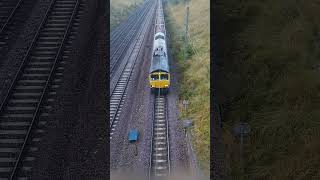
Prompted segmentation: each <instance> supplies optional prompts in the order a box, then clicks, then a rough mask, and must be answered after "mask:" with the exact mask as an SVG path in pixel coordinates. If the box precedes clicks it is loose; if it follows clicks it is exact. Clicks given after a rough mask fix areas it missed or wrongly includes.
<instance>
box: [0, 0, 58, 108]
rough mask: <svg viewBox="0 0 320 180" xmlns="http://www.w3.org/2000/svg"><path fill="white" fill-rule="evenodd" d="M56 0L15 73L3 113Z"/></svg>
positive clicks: (53, 1) (2, 106) (52, 2)
mask: <svg viewBox="0 0 320 180" xmlns="http://www.w3.org/2000/svg"><path fill="white" fill-rule="evenodd" d="M55 1H56V0H52V1H51V3H50V5H49V8H48V9H47V11H46V14H45V16H44V18H43V19H42V21H41V24H40V26H39V28H38V29H37V33H36V35H35V36H34V37H33V40H32V43H31V45H30V47H29V48H28V51H27V53H26V55H25V56H24V58H23V61H22V63H21V65H20V67H19V69H18V72H17V73H16V75H15V77H14V79H13V82H12V83H11V85H10V88H9V90H8V92H7V95H6V96H5V98H4V100H3V101H2V103H1V106H0V114H1V113H2V111H3V109H4V107H5V105H6V104H7V102H8V99H9V97H10V95H11V93H12V91H13V88H14V86H15V85H16V83H17V81H18V77H19V75H20V73H21V72H22V70H23V68H24V66H25V65H26V63H27V59H28V57H29V55H30V53H31V50H32V49H33V47H34V45H35V44H36V42H37V39H38V36H39V34H40V31H41V28H42V26H43V25H44V24H45V22H46V20H47V18H48V15H49V12H50V10H51V9H52V8H53V5H54V3H55Z"/></svg>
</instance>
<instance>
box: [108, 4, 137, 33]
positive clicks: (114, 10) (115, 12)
mask: <svg viewBox="0 0 320 180" xmlns="http://www.w3.org/2000/svg"><path fill="white" fill-rule="evenodd" d="M141 3H143V0H110V30H111V31H112V30H113V29H114V28H115V27H116V26H117V25H119V24H120V23H121V22H123V21H125V20H126V19H127V18H128V16H129V14H130V13H131V12H132V11H133V10H134V9H135V8H136V7H138V6H139V5H140V4H141Z"/></svg>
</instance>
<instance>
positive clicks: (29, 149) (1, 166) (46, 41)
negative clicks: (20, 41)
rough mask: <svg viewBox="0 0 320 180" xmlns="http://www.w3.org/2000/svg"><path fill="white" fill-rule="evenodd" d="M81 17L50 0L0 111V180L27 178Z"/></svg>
mask: <svg viewBox="0 0 320 180" xmlns="http://www.w3.org/2000/svg"><path fill="white" fill-rule="evenodd" d="M82 13H83V5H82V3H81V2H80V1H78V0H69V1H63V0H52V1H51V4H50V6H49V8H48V10H47V12H46V15H45V16H44V17H43V19H42V22H41V25H40V27H39V28H38V30H37V33H36V35H35V37H34V39H33V41H32V45H31V46H30V47H29V49H28V51H27V53H26V54H25V56H24V59H23V63H22V64H21V65H20V67H19V70H18V72H17V74H16V76H15V78H14V80H13V82H12V84H11V86H10V89H9V90H8V92H7V95H6V97H5V100H4V101H3V103H2V104H1V107H0V179H10V180H11V179H27V178H29V177H30V176H31V171H32V163H33V161H34V160H35V154H36V152H37V151H38V148H37V143H38V142H39V141H41V136H42V135H43V133H44V128H45V124H46V123H47V117H48V116H49V112H50V110H51V108H52V106H51V105H52V103H53V102H54V101H55V95H56V92H57V88H59V86H60V84H61V83H62V77H63V70H64V64H65V63H66V62H67V60H68V57H69V53H70V49H71V44H72V41H73V40H74V38H75V33H76V30H77V28H78V26H79V19H80V17H81V14H82Z"/></svg>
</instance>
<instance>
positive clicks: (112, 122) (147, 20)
mask: <svg viewBox="0 0 320 180" xmlns="http://www.w3.org/2000/svg"><path fill="white" fill-rule="evenodd" d="M150 7H152V4H150ZM149 13H150V11H148V13H147V14H146V15H145V17H148V16H147V15H148V14H149ZM153 14H154V13H153ZM152 17H153V16H150V17H149V19H146V20H145V22H144V24H150V22H151V19H152ZM146 30H147V28H146ZM142 33H143V32H142V31H140V32H139V35H138V37H140V36H141V34H142ZM144 39H145V36H144V37H143V40H142V42H143V41H144ZM137 42H138V41H136V42H135V43H137ZM134 47H135V46H133V49H132V51H131V52H130V55H129V57H130V56H131V55H132V53H133V50H134ZM141 49H142V48H141V47H140V48H139V50H138V52H137V54H139V53H140V51H141ZM136 59H137V58H136ZM136 59H135V61H134V63H133V65H132V69H131V71H130V74H129V76H128V81H127V83H126V85H125V88H124V91H123V93H122V94H121V99H120V100H119V103H118V104H117V107H116V110H115V114H114V116H113V117H112V120H111V123H110V128H111V127H112V126H113V124H114V121H115V118H116V116H117V114H118V111H119V109H120V108H119V107H120V105H121V101H122V99H123V96H124V94H125V92H126V89H127V86H128V84H129V81H130V78H131V74H132V72H133V69H134V67H135V64H136ZM128 62H129V61H127V62H126V64H125V66H124V68H123V69H122V71H121V75H120V78H119V79H118V81H117V83H116V85H115V88H114V89H113V90H112V93H111V97H112V94H114V92H115V91H116V87H117V85H118V83H119V82H120V79H121V76H122V75H123V73H124V71H125V69H126V66H127V64H128ZM111 97H110V98H111ZM110 132H111V131H110Z"/></svg>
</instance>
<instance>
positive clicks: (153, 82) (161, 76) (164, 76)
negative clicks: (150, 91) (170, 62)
mask: <svg viewBox="0 0 320 180" xmlns="http://www.w3.org/2000/svg"><path fill="white" fill-rule="evenodd" d="M149 81H150V88H158V89H166V88H169V87H170V74H169V73H168V72H153V73H151V74H150V75H149Z"/></svg>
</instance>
